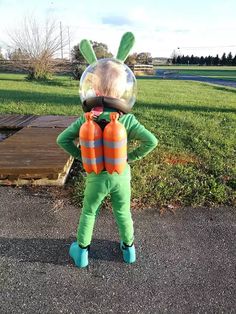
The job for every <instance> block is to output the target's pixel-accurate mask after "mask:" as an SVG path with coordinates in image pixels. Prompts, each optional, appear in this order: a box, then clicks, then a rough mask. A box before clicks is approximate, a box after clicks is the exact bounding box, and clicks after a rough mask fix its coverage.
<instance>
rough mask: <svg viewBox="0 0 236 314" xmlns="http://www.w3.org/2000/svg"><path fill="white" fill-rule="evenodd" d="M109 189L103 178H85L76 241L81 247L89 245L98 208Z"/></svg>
mask: <svg viewBox="0 0 236 314" xmlns="http://www.w3.org/2000/svg"><path fill="white" fill-rule="evenodd" d="M108 193H109V190H108V189H107V183H106V180H105V179H101V178H100V180H89V179H88V180H87V182H86V188H85V192H84V201H83V209H82V213H81V216H80V221H79V226H78V231H77V241H78V243H79V245H80V246H81V247H87V246H88V245H90V242H91V239H92V234H93V227H94V223H95V218H96V216H97V213H98V208H99V206H100V205H101V202H102V201H103V199H104V198H105V197H106V196H107V194H108Z"/></svg>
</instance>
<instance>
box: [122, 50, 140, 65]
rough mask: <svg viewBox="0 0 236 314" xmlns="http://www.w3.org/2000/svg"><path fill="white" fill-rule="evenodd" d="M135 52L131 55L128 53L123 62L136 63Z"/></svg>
mask: <svg viewBox="0 0 236 314" xmlns="http://www.w3.org/2000/svg"><path fill="white" fill-rule="evenodd" d="M137 55H138V54H137V53H136V52H135V53H133V54H132V55H129V56H128V57H127V59H126V60H125V64H128V65H134V64H136V63H137Z"/></svg>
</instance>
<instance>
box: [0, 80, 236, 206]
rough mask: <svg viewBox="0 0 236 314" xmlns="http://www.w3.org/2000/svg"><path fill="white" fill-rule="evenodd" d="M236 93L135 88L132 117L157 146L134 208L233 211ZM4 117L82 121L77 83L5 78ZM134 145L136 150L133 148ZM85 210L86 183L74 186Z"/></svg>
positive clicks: (141, 169)
mask: <svg viewBox="0 0 236 314" xmlns="http://www.w3.org/2000/svg"><path fill="white" fill-rule="evenodd" d="M235 108H236V89H233V88H227V87H221V86H214V85H209V84H203V83H198V82H190V81H171V80H145V79H141V80H138V97H137V103H136V105H135V107H134V110H133V113H134V114H135V115H136V117H137V118H138V119H139V120H140V122H141V123H143V124H144V125H145V126H146V127H147V128H148V129H150V130H151V131H152V132H153V133H154V134H155V135H156V136H157V138H158V139H159V145H158V149H156V150H155V151H154V152H152V153H151V154H150V155H148V156H147V157H146V158H145V159H143V160H141V161H139V162H136V163H134V164H133V165H132V174H133V180H132V187H133V206H134V207H135V208H143V207H145V208H147V207H152V208H157V207H158V208H160V207H162V206H167V205H168V206H169V207H171V208H172V207H173V208H175V207H178V206H182V205H192V206H195V205H219V204H227V205H232V204H233V203H234V196H235V194H234V193H235V192H234V191H235V186H236V182H235V174H236V170H235V147H236V140H235V139H236V136H235V135H236V134H235V126H236V109H235ZM0 113H22V114H62V115H78V116H79V115H81V114H82V111H81V106H80V100H79V97H78V82H77V81H74V80H72V79H71V78H69V77H55V78H54V79H53V80H52V81H49V82H46V83H40V82H28V81H26V80H25V78H24V76H23V75H20V74H18V75H16V74H0ZM133 145H135V143H134V144H133ZM74 188H75V194H76V195H79V196H78V197H77V201H78V202H80V200H81V198H80V197H81V195H82V191H83V176H81V175H78V179H77V181H76V182H75V185H74Z"/></svg>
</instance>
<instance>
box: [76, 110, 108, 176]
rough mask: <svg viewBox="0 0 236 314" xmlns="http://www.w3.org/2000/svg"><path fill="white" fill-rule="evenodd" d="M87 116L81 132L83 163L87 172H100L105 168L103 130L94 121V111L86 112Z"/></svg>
mask: <svg viewBox="0 0 236 314" xmlns="http://www.w3.org/2000/svg"><path fill="white" fill-rule="evenodd" d="M85 118H86V122H84V123H83V125H82V126H81V128H80V132H79V142H80V148H81V156H82V163H83V167H84V169H85V171H86V172H88V173H91V172H95V173H96V174H98V173H100V172H101V171H102V170H103V169H104V162H103V140H102V130H101V128H100V127H99V125H98V124H97V123H96V122H94V121H93V113H91V112H87V113H85Z"/></svg>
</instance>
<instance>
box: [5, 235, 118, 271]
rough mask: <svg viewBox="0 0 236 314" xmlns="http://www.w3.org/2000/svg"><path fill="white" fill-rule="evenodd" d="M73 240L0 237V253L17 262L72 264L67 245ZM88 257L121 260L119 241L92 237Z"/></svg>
mask: <svg viewBox="0 0 236 314" xmlns="http://www.w3.org/2000/svg"><path fill="white" fill-rule="evenodd" d="M73 241H75V239H73V238H68V239H39V238H31V239H21V238H0V255H1V256H3V257H8V258H13V259H16V260H18V261H19V262H30V263H34V262H39V263H49V264H54V265H63V266H67V265H72V260H71V258H70V256H69V247H70V244H71V243H72V242H73ZM89 257H90V258H91V259H95V260H106V261H115V262H122V258H121V252H120V250H119V243H118V242H115V241H110V240H101V239H93V241H92V245H91V249H90V252H89Z"/></svg>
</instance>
